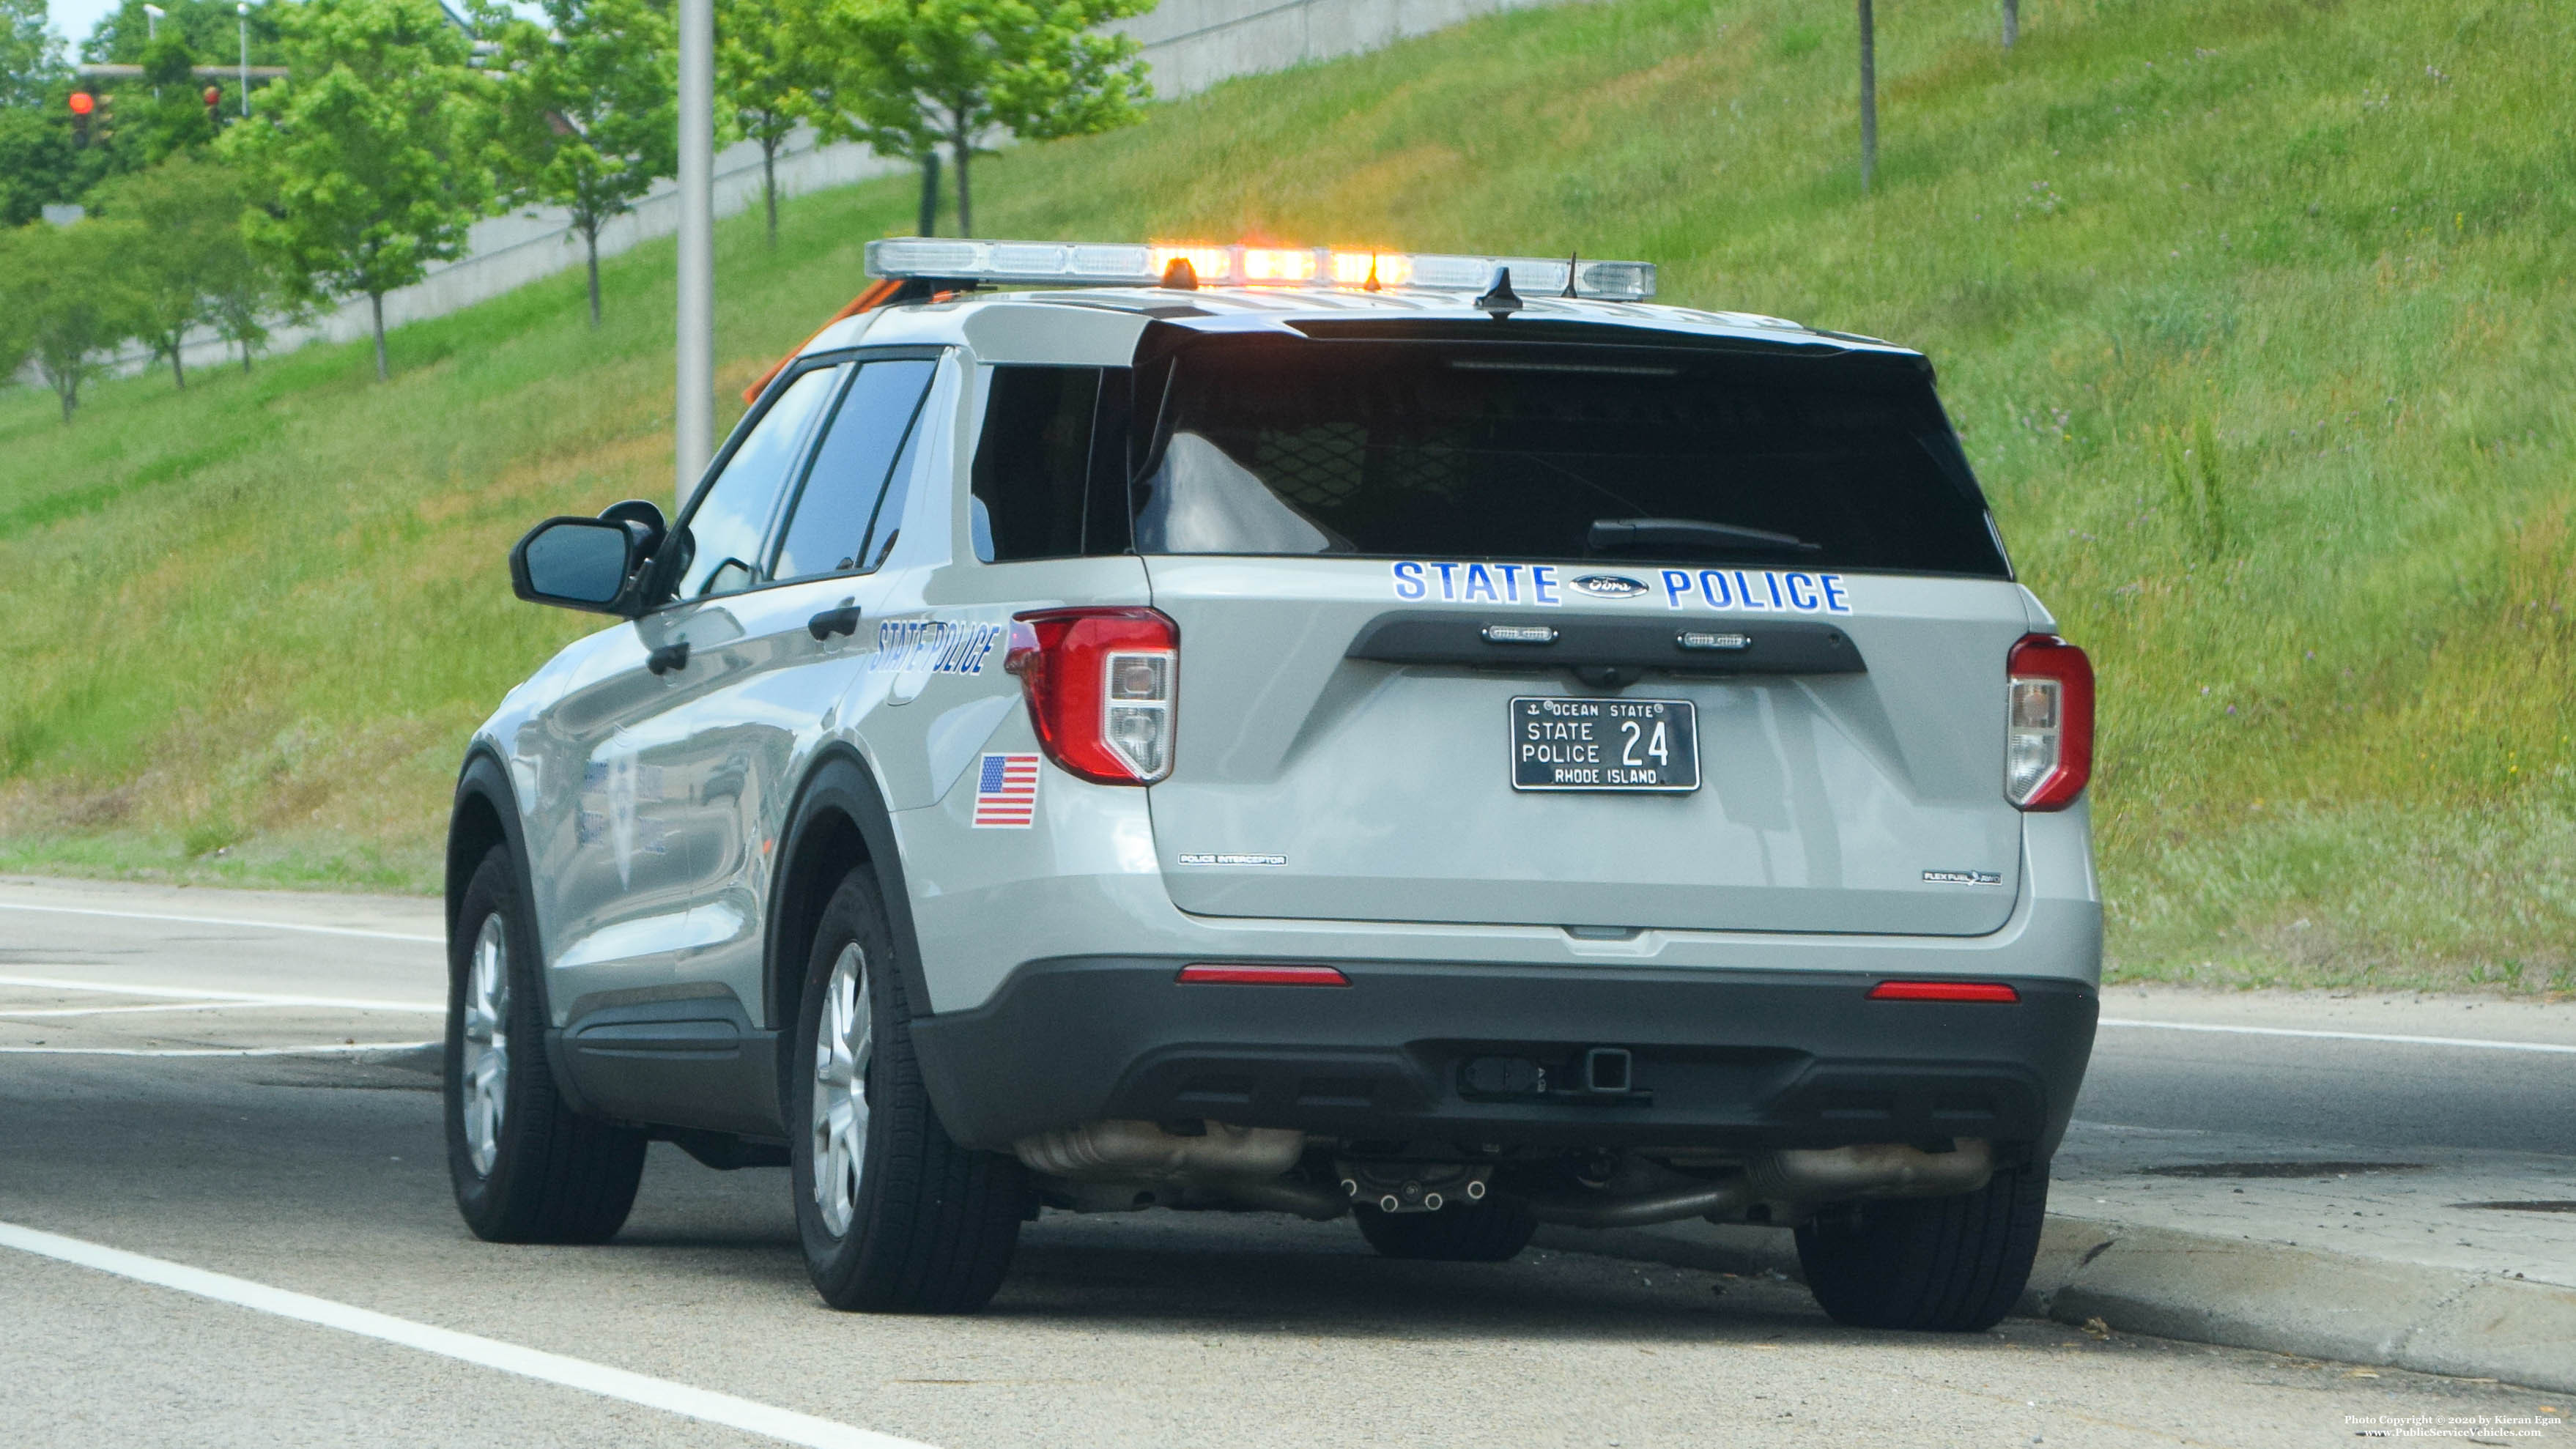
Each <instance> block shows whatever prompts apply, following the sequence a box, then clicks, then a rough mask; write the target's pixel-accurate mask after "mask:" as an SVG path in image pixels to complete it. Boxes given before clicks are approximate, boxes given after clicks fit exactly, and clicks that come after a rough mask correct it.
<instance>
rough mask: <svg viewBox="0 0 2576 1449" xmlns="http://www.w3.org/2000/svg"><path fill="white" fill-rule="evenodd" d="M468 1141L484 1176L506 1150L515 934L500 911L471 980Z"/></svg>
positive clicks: (482, 935)
mask: <svg viewBox="0 0 2576 1449" xmlns="http://www.w3.org/2000/svg"><path fill="white" fill-rule="evenodd" d="M464 1035H465V1043H464V1045H465V1050H464V1051H463V1053H462V1054H461V1059H460V1060H459V1061H458V1063H457V1067H458V1070H459V1071H460V1072H461V1073H462V1074H463V1076H464V1079H465V1145H466V1152H467V1155H468V1156H469V1157H471V1158H472V1159H473V1162H474V1171H475V1173H476V1174H477V1175H478V1176H483V1177H489V1176H491V1175H492V1164H493V1163H494V1162H495V1161H496V1160H498V1159H499V1157H500V1155H501V1113H502V1109H503V1107H504V1105H505V1103H506V1101H507V1099H508V1096H509V1091H510V938H509V935H508V932H507V931H506V929H505V928H504V927H503V926H502V924H501V914H500V912H498V911H495V912H493V913H492V914H491V915H488V916H485V917H484V918H483V929H482V930H481V931H480V932H479V933H477V934H476V936H475V937H474V959H473V964H472V967H471V969H470V971H469V973H468V975H467V978H466V983H465V1028H464Z"/></svg>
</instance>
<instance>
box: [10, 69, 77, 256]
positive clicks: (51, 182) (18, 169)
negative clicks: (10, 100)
mask: <svg viewBox="0 0 2576 1449" xmlns="http://www.w3.org/2000/svg"><path fill="white" fill-rule="evenodd" d="M82 184H83V183H82V180H81V166H80V157H79V155H78V154H77V153H76V152H75V151H74V150H73V148H72V128H71V116H70V113H69V112H68V111H65V110H63V109H61V102H60V101H59V100H57V101H56V102H55V103H54V106H53V108H52V109H50V110H48V109H42V108H38V107H35V106H8V107H0V227H10V226H24V225H26V224H27V223H29V222H31V221H34V220H35V219H36V218H37V217H38V216H41V215H43V213H44V208H45V207H47V206H48V205H51V204H53V203H56V202H62V201H69V200H70V199H72V198H73V197H75V196H78V195H79V194H80V192H81V187H82Z"/></svg>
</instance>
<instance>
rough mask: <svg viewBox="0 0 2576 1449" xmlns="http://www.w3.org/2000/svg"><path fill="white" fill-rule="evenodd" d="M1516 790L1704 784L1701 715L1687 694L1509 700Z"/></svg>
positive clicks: (1659, 788) (1669, 787)
mask: <svg viewBox="0 0 2576 1449" xmlns="http://www.w3.org/2000/svg"><path fill="white" fill-rule="evenodd" d="M1512 788H1513V789H1515V790H1647V791H1663V792H1667V793H1675V792H1681V791H1688V790H1696V789H1698V788H1699V718H1698V713H1697V711H1696V710H1695V709H1694V708H1693V707H1692V705H1691V702H1690V701H1689V700H1687V699H1565V698H1561V697H1556V696H1536V695H1521V696H1519V697H1517V698H1515V699H1514V700H1513V701H1512Z"/></svg>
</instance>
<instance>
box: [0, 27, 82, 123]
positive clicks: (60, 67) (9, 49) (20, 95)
mask: <svg viewBox="0 0 2576 1449" xmlns="http://www.w3.org/2000/svg"><path fill="white" fill-rule="evenodd" d="M69 79H71V72H70V70H69V69H68V68H67V67H65V66H64V64H63V38H62V36H60V35H58V34H56V33H55V31H54V28H53V27H52V26H51V25H48V24H46V23H45V0H0V107H6V108H8V109H10V110H16V109H19V108H21V107H25V108H28V109H33V108H35V107H38V106H42V105H45V104H47V103H49V102H52V101H54V100H56V99H57V96H56V92H57V91H58V90H59V89H60V88H61V86H62V83H63V82H65V81H67V80H69Z"/></svg>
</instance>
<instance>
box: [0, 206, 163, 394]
mask: <svg viewBox="0 0 2576 1449" xmlns="http://www.w3.org/2000/svg"><path fill="white" fill-rule="evenodd" d="M146 240H147V238H146V237H145V235H144V233H143V230H142V228H140V227H138V226H136V225H135V224H134V223H132V222H127V221H80V222H75V223H73V224H72V225H70V226H63V227H58V226H50V225H47V224H46V223H44V222H38V223H36V224H35V225H33V226H25V227H20V228H18V230H17V231H16V232H14V233H12V234H11V238H10V245H9V249H8V254H7V257H6V260H7V263H8V265H7V266H6V267H5V268H0V286H5V287H6V288H7V295H6V297H5V298H0V306H5V307H6V308H7V309H8V310H9V311H10V312H11V313H13V314H15V321H14V324H13V325H14V327H15V328H16V329H19V330H20V334H21V336H22V338H23V344H22V345H23V347H24V354H23V355H26V356H29V357H31V358H32V359H33V361H34V362H35V365H36V370H37V372H38V373H39V374H41V375H42V376H43V377H44V380H45V385H46V386H48V387H50V388H52V389H53V391H54V396H55V398H56V399H57V400H58V401H59V402H60V403H61V405H62V413H63V422H64V424H65V425H69V424H70V422H71V420H72V411H73V410H74V409H75V408H77V407H79V406H80V391H81V385H82V384H83V383H86V382H88V381H89V380H90V379H91V378H93V377H95V376H97V375H98V373H99V370H100V369H101V368H102V367H103V366H105V364H106V362H107V359H108V357H109V355H110V354H112V353H113V352H114V351H115V349H116V348H117V346H118V345H119V344H121V343H123V342H125V341H126V340H127V339H128V338H131V337H134V336H137V335H138V334H140V333H141V332H142V330H143V327H144V325H145V322H144V303H143V298H142V295H141V293H140V291H139V290H138V289H137V288H136V286H135V284H134V273H135V263H136V261H137V259H138V258H139V257H140V255H141V251H142V248H143V246H144V244H145V242H146ZM12 371H15V369H12Z"/></svg>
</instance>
